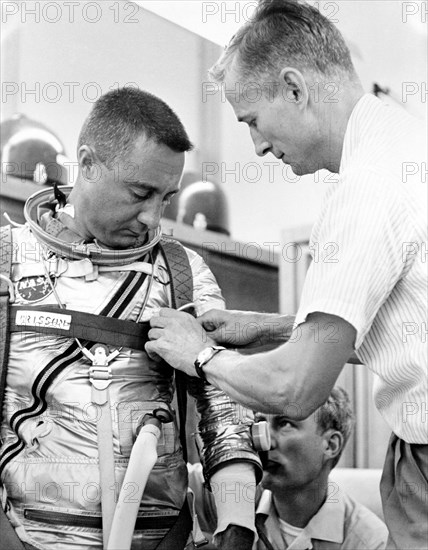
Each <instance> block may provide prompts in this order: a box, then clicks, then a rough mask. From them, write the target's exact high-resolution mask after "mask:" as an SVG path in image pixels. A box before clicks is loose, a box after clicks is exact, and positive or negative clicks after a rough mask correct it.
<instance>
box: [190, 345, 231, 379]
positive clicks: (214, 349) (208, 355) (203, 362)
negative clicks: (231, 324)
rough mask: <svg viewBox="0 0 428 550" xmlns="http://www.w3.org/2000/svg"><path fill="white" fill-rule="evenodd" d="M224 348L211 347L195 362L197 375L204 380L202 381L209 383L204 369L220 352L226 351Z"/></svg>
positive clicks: (201, 353) (203, 351) (202, 352)
mask: <svg viewBox="0 0 428 550" xmlns="http://www.w3.org/2000/svg"><path fill="white" fill-rule="evenodd" d="M224 349H226V348H224V347H223V346H210V347H209V348H205V349H203V350H202V351H201V352H200V353H199V355H198V357H197V358H196V361H195V363H194V364H195V371H196V374H197V375H198V376H199V378H202V380H205V382H206V381H207V378H206V376H205V373H204V371H203V370H202V367H203V366H204V365H206V364H207V363H208V362H209V361H211V359H212V358H213V357H214V355H217V353H219V352H220V351H222V350H224Z"/></svg>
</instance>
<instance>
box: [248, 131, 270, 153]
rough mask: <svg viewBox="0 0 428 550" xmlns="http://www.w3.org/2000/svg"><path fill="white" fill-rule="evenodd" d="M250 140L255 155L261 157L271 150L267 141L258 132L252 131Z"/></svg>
mask: <svg viewBox="0 0 428 550" xmlns="http://www.w3.org/2000/svg"><path fill="white" fill-rule="evenodd" d="M251 138H252V140H253V143H254V148H255V150H256V155H258V156H259V157H263V156H264V155H266V154H267V153H269V151H270V150H271V149H272V145H271V144H270V143H269V141H267V140H266V139H265V138H264V137H263V136H262V135H261V134H260V133H259V132H257V131H256V130H254V129H252V130H251Z"/></svg>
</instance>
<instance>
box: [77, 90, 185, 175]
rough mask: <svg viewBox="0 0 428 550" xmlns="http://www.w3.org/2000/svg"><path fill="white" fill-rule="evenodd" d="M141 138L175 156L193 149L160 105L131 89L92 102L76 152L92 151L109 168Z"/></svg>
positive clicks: (169, 112)
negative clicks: (168, 150)
mask: <svg viewBox="0 0 428 550" xmlns="http://www.w3.org/2000/svg"><path fill="white" fill-rule="evenodd" d="M141 135H144V136H145V137H147V138H148V139H152V140H153V141H155V142H156V143H159V144H163V145H166V146H167V147H169V148H170V149H172V150H173V151H175V152H177V153H182V152H185V151H190V150H191V149H192V148H193V145H192V143H191V142H190V140H189V137H188V135H187V133H186V130H185V129H184V126H183V124H182V123H181V121H180V119H179V118H178V116H177V115H176V114H175V113H174V111H173V110H172V109H171V108H170V107H169V106H168V105H167V104H166V103H165V102H164V101H162V100H161V99H159V98H158V97H156V96H154V95H153V94H150V93H149V92H146V91H144V90H139V89H137V88H131V87H125V88H119V89H117V90H114V91H111V92H108V93H106V94H104V95H103V96H101V97H100V98H99V99H98V101H96V103H95V104H94V107H93V109H92V111H91V112H90V114H89V116H88V118H87V119H86V120H85V122H84V124H83V128H82V130H81V132H80V136H79V140H78V148H80V147H81V146H82V145H88V146H90V147H92V148H93V149H94V150H95V152H96V154H97V156H98V158H99V159H100V161H101V162H102V163H103V164H105V165H106V166H108V167H109V168H111V166H112V165H113V163H114V162H116V161H118V160H119V159H123V158H124V157H126V155H128V154H129V153H130V152H131V150H132V148H133V146H134V144H135V141H136V140H137V139H138V138H139V137H140V136H141Z"/></svg>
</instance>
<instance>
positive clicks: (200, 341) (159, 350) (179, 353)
mask: <svg viewBox="0 0 428 550" xmlns="http://www.w3.org/2000/svg"><path fill="white" fill-rule="evenodd" d="M150 325H151V327H152V328H151V329H150V330H149V338H150V342H147V344H146V345H145V349H146V352H147V353H148V355H149V357H151V358H152V359H157V358H159V357H162V359H164V360H165V361H166V362H167V363H169V364H170V365H171V366H172V367H174V368H175V369H178V370H181V371H184V372H186V373H187V374H189V375H190V376H195V368H194V362H195V359H196V357H197V356H198V354H199V352H201V351H202V350H203V349H204V348H206V347H208V346H213V345H215V342H214V341H213V340H212V339H211V338H210V337H208V335H207V333H206V332H205V330H204V329H203V328H202V327H201V325H200V324H199V323H198V321H197V320H196V319H195V318H194V317H192V316H191V315H189V314H188V313H183V312H179V311H176V310H174V309H169V308H161V309H160V310H159V314H158V315H155V316H153V317H152V318H151V320H150Z"/></svg>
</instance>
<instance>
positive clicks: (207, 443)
mask: <svg viewBox="0 0 428 550" xmlns="http://www.w3.org/2000/svg"><path fill="white" fill-rule="evenodd" d="M188 389H189V393H190V394H191V395H193V397H195V398H196V403H197V409H198V413H199V417H200V421H199V432H198V433H199V441H200V443H201V449H200V452H201V462H202V465H203V468H204V477H205V479H206V480H207V482H208V483H209V485H210V487H211V491H212V494H213V496H214V499H215V504H216V508H217V517H218V523H217V529H216V531H215V535H219V534H220V533H221V532H223V533H224V534H225V530H226V529H227V527H228V526H229V525H231V524H233V525H237V526H240V527H243V528H245V529H247V530H249V531H250V532H252V533H255V532H256V531H255V527H254V521H255V488H256V482H259V481H260V479H261V476H262V467H261V462H260V458H259V456H258V454H257V452H256V451H255V449H254V446H253V442H252V437H251V426H252V424H253V423H254V415H253V413H252V411H250V410H249V409H246V408H245V407H242V406H241V405H238V404H237V403H234V402H233V401H232V400H231V399H230V398H229V397H228V396H227V395H226V394H225V393H224V392H223V391H222V390H219V389H217V388H215V387H214V386H212V385H211V384H206V383H205V382H204V381H203V380H200V379H198V378H193V377H188ZM241 535H242V538H244V536H243V533H241ZM247 535H248V539H250V538H254V535H253V536H252V537H251V533H247ZM217 540H218V537H217ZM223 547H224V548H226V546H224V545H223V543H222V548H223ZM243 548H244V547H243ZM249 548H251V546H249ZM235 550H236V546H235Z"/></svg>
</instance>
